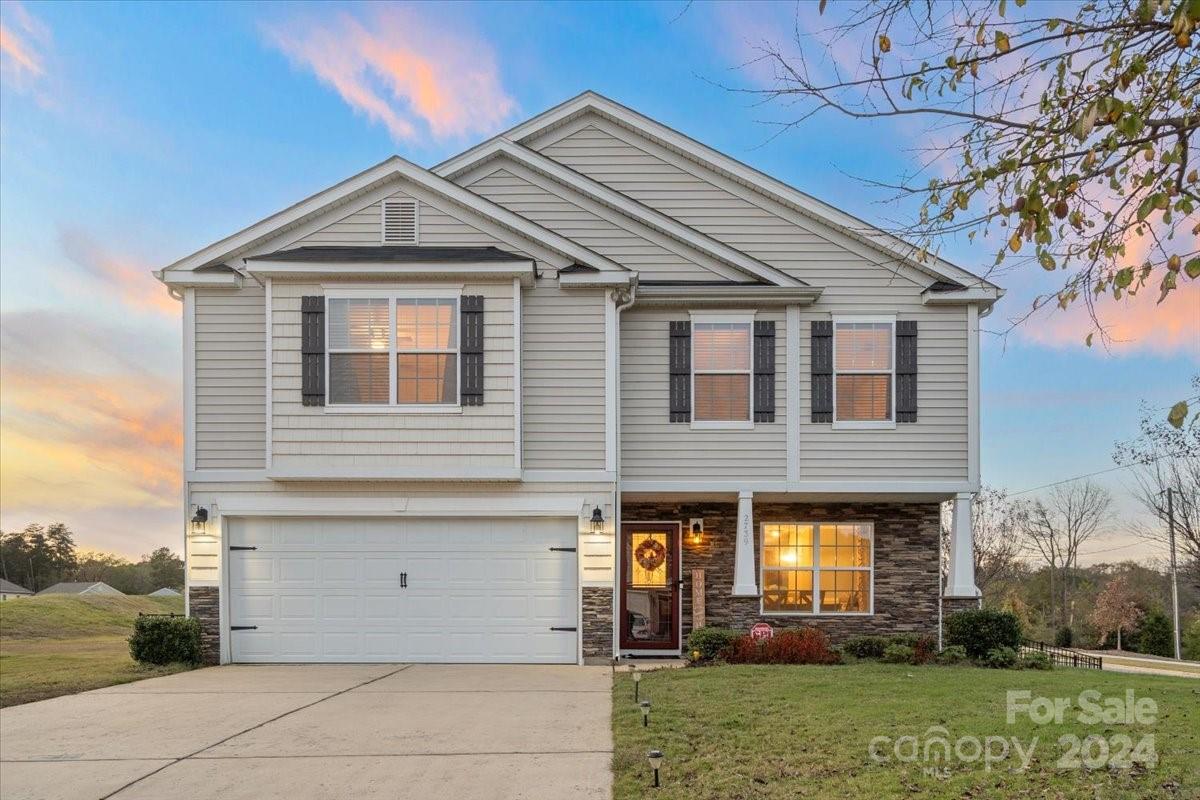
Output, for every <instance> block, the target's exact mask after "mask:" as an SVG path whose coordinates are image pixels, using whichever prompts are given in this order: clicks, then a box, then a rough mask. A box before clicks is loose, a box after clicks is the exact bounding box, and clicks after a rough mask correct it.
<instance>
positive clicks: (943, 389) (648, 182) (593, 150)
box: [532, 118, 968, 480]
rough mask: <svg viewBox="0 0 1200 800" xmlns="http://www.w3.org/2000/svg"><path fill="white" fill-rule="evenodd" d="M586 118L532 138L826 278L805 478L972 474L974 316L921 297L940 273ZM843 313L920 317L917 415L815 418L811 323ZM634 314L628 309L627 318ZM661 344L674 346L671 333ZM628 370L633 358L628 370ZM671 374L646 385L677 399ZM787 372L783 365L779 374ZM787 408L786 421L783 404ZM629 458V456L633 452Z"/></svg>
mask: <svg viewBox="0 0 1200 800" xmlns="http://www.w3.org/2000/svg"><path fill="white" fill-rule="evenodd" d="M576 127H577V128H578V129H577V130H573V131H571V130H569V129H565V130H567V133H566V135H565V136H564V135H563V131H559V132H558V133H556V134H553V135H549V136H547V137H545V138H544V140H543V141H542V142H541V143H539V142H534V143H532V144H533V146H534V147H535V149H538V150H540V151H541V152H542V153H543V154H544V155H546V156H548V157H550V158H554V159H555V160H557V161H559V162H561V163H563V164H565V165H567V166H569V167H571V168H572V169H576V170H579V171H580V172H583V173H584V174H586V175H588V176H589V177H591V178H593V179H595V180H598V181H600V182H601V183H604V184H607V185H608V186H610V187H612V188H614V189H616V190H618V191H621V192H625V193H626V194H628V195H629V196H631V197H633V198H634V199H636V200H639V201H641V202H642V203H645V204H646V205H649V206H651V207H654V208H656V209H658V210H659V211H662V212H663V213H665V214H669V215H670V216H672V217H675V218H676V219H678V220H679V221H681V222H683V223H685V224H687V225H691V226H693V227H695V228H696V229H697V230H700V231H703V232H704V233H706V234H708V235H709V236H712V237H713V238H715V239H718V240H720V241H723V242H725V243H726V244H729V245H730V246H733V247H736V248H738V249H739V250H742V251H743V252H745V253H747V254H749V255H752V256H755V257H756V258H758V259H760V260H762V261H764V262H766V263H768V264H770V265H772V266H774V267H777V268H779V269H782V270H784V271H785V272H788V273H789V274H792V275H795V276H796V277H798V278H800V279H801V280H804V281H807V282H809V283H811V284H813V285H815V286H819V287H822V294H821V298H820V299H819V300H818V301H817V303H816V304H814V305H813V306H811V307H806V308H803V309H801V319H802V324H801V330H800V341H801V350H800V364H801V374H800V376H799V386H800V405H801V420H800V437H799V438H800V474H799V476H798V477H799V479H800V480H836V479H843V478H844V479H847V480H852V479H861V480H871V479H874V480H882V479H897V480H904V479H947V480H963V479H966V477H967V448H968V443H967V409H968V398H967V359H966V354H967V342H968V332H967V327H966V326H967V314H966V309H965V308H964V307H962V306H952V307H930V306H925V305H924V304H923V303H922V302H921V292H922V291H923V289H924V288H925V287H926V286H928V285H929V284H931V283H932V282H933V280H934V279H933V278H932V277H930V276H927V275H925V274H923V273H920V272H917V271H916V270H913V269H911V268H908V267H899V266H896V265H894V264H892V263H890V262H888V261H887V259H886V257H884V256H883V255H881V254H878V253H874V252H873V251H872V252H868V253H865V254H864V252H863V250H864V248H863V247H862V246H853V247H852V246H851V245H849V244H847V243H846V242H845V241H844V239H843V238H840V237H839V235H837V234H836V233H834V232H831V231H829V230H828V229H827V228H824V227H823V226H822V225H821V224H820V223H817V222H815V221H811V222H810V221H807V220H801V219H800V218H799V217H798V215H797V214H796V213H795V212H790V211H787V210H783V209H781V208H780V207H778V206H777V204H774V205H773V203H772V201H770V200H769V199H767V198H765V197H762V196H761V195H759V194H758V193H756V192H754V191H753V190H751V189H749V188H748V187H745V186H742V185H740V184H734V183H733V182H731V181H728V180H726V179H724V178H722V177H721V176H719V175H717V174H716V173H713V172H712V171H710V170H706V169H705V168H704V167H703V166H701V165H699V164H696V163H695V162H692V161H690V160H688V159H685V158H683V157H682V156H680V155H679V154H677V153H673V152H671V151H668V150H666V149H665V148H662V147H659V146H658V145H656V144H655V143H653V142H650V141H648V140H646V139H644V138H642V137H640V136H639V135H638V134H636V133H633V132H632V131H628V130H627V129H624V128H620V127H619V126H615V125H613V124H612V123H610V122H608V121H606V120H600V119H598V118H593V119H592V120H591V121H590V122H589V121H584V122H581V123H576ZM834 314H895V315H897V318H898V319H914V320H917V321H918V330H919V334H918V364H917V369H918V380H917V392H918V415H917V419H918V421H917V422H915V423H905V424H900V425H897V427H896V429H895V430H862V431H848V430H837V431H835V430H833V429H832V426H831V425H828V424H824V425H821V424H813V423H811V422H809V420H810V419H811V409H810V400H811V391H810V387H809V364H810V360H811V353H810V345H809V332H810V323H811V321H812V320H814V319H825V320H828V319H830V318H831V316H832V315H834ZM629 317H630V315H629V314H628V313H626V315H625V318H624V319H623V320H622V325H627V324H628V320H629ZM780 335H782V334H780ZM664 337H665V334H664ZM625 346H626V344H625V341H624V337H623V342H622V347H625ZM661 346H662V347H663V348H664V353H665V347H666V344H665V338H664V341H663V342H662V344H661ZM622 352H623V353H624V350H623V351H622ZM664 358H665V356H664ZM627 369H628V367H627V365H625V364H624V363H623V364H622V370H623V371H627ZM664 371H665V367H664ZM623 377H624V379H625V380H626V381H627V380H628V376H623ZM661 380H662V382H661V385H659V384H655V386H654V388H653V389H649V388H647V389H645V390H643V391H647V392H651V391H652V392H655V393H659V394H661V395H662V402H663V403H665V402H666V400H665V398H666V379H665V375H664V377H662V379H661ZM782 380H783V378H782V373H780V374H779V375H778V376H777V381H778V382H780V383H782ZM789 383H790V384H791V385H795V384H794V383H792V382H791V381H789ZM777 403H780V404H781V403H782V400H777ZM664 407H665V406H664ZM777 408H778V410H779V416H777V419H782V410H783V406H782V405H778V406H777ZM623 416H624V414H623ZM623 436H624V437H625V438H623V439H622V442H623V444H622V446H623V447H625V448H628V447H629V446H630V445H629V444H627V442H628V441H629V439H630V436H629V434H628V433H623ZM683 457H684V454H682V453H672V454H671V455H670V456H669V458H670V459H678V458H683ZM624 460H625V463H626V464H628V463H629V459H628V456H627V453H626V457H625V459H624ZM746 474H747V475H750V474H755V473H746ZM772 474H774V472H772Z"/></svg>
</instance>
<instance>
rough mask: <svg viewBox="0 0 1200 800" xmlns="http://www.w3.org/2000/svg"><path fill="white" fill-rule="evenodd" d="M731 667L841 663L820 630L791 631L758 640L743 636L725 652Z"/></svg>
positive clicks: (787, 630)
mask: <svg viewBox="0 0 1200 800" xmlns="http://www.w3.org/2000/svg"><path fill="white" fill-rule="evenodd" d="M723 658H724V659H725V661H726V662H728V663H730V664H837V663H839V662H840V661H841V658H840V657H839V656H838V654H837V653H835V652H833V650H831V649H830V648H829V637H828V636H826V635H825V634H824V633H822V632H821V631H819V630H817V629H816V628H791V629H785V630H782V631H779V632H778V633H776V634H775V635H774V636H773V637H772V638H770V639H767V640H765V641H761V642H760V641H757V640H755V639H752V638H750V637H749V636H743V637H741V638H740V639H738V640H737V641H735V642H734V643H733V644H732V645H730V646H729V647H728V648H727V649H726V650H725V652H724V653H723Z"/></svg>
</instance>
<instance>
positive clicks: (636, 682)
mask: <svg viewBox="0 0 1200 800" xmlns="http://www.w3.org/2000/svg"><path fill="white" fill-rule="evenodd" d="M630 671H631V672H632V673H633V702H635V703H637V702H639V701H640V700H641V699H642V698H641V697H640V696H639V694H640V690H641V685H642V673H640V672H638V668H637V664H631V665H630Z"/></svg>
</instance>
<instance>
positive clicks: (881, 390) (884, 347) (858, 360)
mask: <svg viewBox="0 0 1200 800" xmlns="http://www.w3.org/2000/svg"><path fill="white" fill-rule="evenodd" d="M894 328H895V323H894V322H890V321H888V322H883V321H874V320H872V321H838V320H835V321H834V325H833V398H834V421H835V422H875V423H891V422H892V421H893V420H894V419H895V417H894V415H893V413H892V409H893V406H894V394H895V390H894V386H895V379H894V378H895V341H896V337H895V332H894V330H893V329H894Z"/></svg>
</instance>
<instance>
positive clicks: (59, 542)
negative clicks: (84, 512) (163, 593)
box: [0, 522, 183, 594]
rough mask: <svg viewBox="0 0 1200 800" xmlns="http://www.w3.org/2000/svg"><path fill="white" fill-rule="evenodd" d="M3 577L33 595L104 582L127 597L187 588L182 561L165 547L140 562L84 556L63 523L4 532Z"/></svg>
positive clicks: (0, 546) (0, 541) (0, 550)
mask: <svg viewBox="0 0 1200 800" xmlns="http://www.w3.org/2000/svg"><path fill="white" fill-rule="evenodd" d="M0 576H2V577H4V578H5V579H6V580H10V581H12V582H13V583H16V584H18V585H20V586H24V587H25V588H26V589H29V590H31V591H34V592H40V591H41V590H42V589H46V588H48V587H50V586H53V585H54V584H56V583H59V582H61V581H103V582H104V583H107V584H108V585H109V586H111V587H113V588H114V589H118V590H120V591H122V592H124V593H125V594H149V593H150V592H153V591H155V590H156V589H161V588H163V587H164V586H165V587H168V588H171V589H182V588H183V559H181V558H180V557H179V556H177V555H175V554H174V553H172V552H171V550H170V548H167V547H160V548H158V549H157V550H155V551H154V552H152V553H150V554H148V555H144V556H142V558H141V560H140V561H136V562H134V561H130V560H128V559H125V558H121V557H120V556H116V555H113V554H111V553H99V552H92V551H80V550H79V549H78V548H77V547H76V545H75V534H74V533H72V531H71V529H70V528H68V527H67V526H66V525H64V524H63V523H61V522H55V523H53V524H51V525H46V526H43V525H39V524H38V523H31V524H29V525H26V526H25V529H24V530H20V531H9V532H7V533H5V532H2V531H0Z"/></svg>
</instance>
